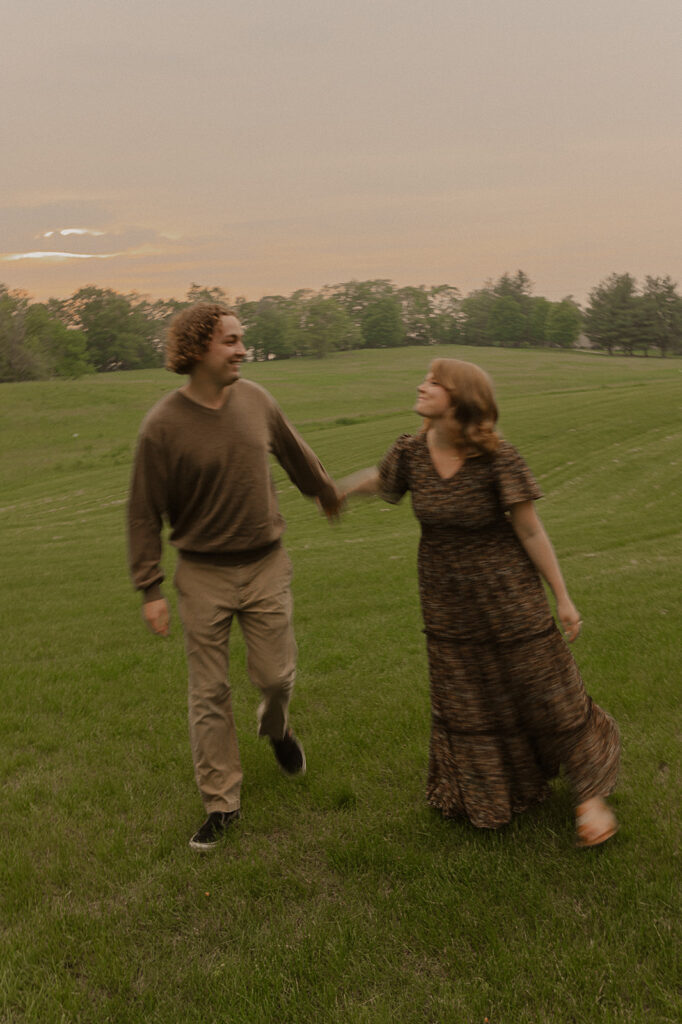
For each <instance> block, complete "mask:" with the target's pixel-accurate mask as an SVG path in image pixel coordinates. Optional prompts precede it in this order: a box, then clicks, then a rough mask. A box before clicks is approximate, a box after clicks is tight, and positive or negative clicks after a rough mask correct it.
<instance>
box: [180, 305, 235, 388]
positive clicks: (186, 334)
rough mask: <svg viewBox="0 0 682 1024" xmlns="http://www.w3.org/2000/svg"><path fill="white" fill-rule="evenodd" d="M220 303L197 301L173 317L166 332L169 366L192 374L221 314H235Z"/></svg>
mask: <svg viewBox="0 0 682 1024" xmlns="http://www.w3.org/2000/svg"><path fill="white" fill-rule="evenodd" d="M236 315H237V314H236V313H235V311H234V310H233V309H228V308H227V307H226V306H221V305H219V304H218V303H217V302H197V303H195V304H194V305H193V306H190V307H189V308H188V309H183V310H182V312H181V313H178V314H177V316H175V317H173V319H172V320H171V323H170V326H169V328H168V334H167V335H166V369H168V370H172V372H173V373H190V371H191V370H192V367H193V366H194V364H195V363H196V362H197V361H198V359H199V358H200V356H202V355H203V354H204V352H205V351H206V350H207V348H208V346H209V345H210V343H211V338H212V337H213V332H214V331H215V328H216V324H217V323H218V321H219V320H220V318H221V316H236Z"/></svg>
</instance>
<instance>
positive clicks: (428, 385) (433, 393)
mask: <svg viewBox="0 0 682 1024" xmlns="http://www.w3.org/2000/svg"><path fill="white" fill-rule="evenodd" d="M451 408H452V402H451V399H450V392H449V391H448V390H447V389H446V388H444V387H443V385H442V384H439V383H438V381H436V380H434V379H433V374H432V373H431V371H430V370H429V372H428V373H427V374H426V376H425V377H424V380H423V381H422V382H421V384H420V385H419V387H418V388H417V401H416V403H415V406H414V411H415V412H416V413H419V415H420V416H426V417H428V418H429V419H431V420H436V419H441V418H442V417H443V416H445V415H446V414H447V413H448V412H449V411H450V409H451Z"/></svg>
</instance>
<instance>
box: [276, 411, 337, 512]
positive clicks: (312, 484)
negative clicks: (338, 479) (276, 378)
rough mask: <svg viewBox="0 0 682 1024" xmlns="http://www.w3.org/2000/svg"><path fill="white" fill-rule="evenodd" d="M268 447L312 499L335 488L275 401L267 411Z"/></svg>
mask: <svg viewBox="0 0 682 1024" xmlns="http://www.w3.org/2000/svg"><path fill="white" fill-rule="evenodd" d="M270 446H271V451H272V454H273V455H274V456H275V458H276V459H277V461H278V462H279V464H280V466H281V467H282V469H284V470H285V472H286V474H287V476H288V477H289V479H290V480H291V482H292V483H293V484H295V486H296V487H298V489H299V491H300V492H301V494H305V495H307V496H308V497H309V498H313V497H316V496H318V495H322V494H324V492H325V491H326V490H327V489H328V488H330V487H331V488H333V487H334V482H333V481H332V479H331V477H330V476H329V474H328V473H327V471H326V470H325V468H324V466H323V465H322V463H321V462H320V460H319V459H318V457H317V455H316V454H315V452H314V451H313V450H312V448H311V447H310V446H309V445H308V444H306V442H305V441H304V440H303V438H302V437H301V435H300V434H299V433H298V432H297V431H296V429H295V428H294V427H293V426H292V424H291V423H290V422H289V420H288V419H287V418H286V416H285V415H284V413H283V412H282V410H281V409H280V408H279V406H278V405H277V403H276V402H274V400H273V404H272V409H271V414H270Z"/></svg>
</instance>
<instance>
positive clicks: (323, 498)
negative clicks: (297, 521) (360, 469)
mask: <svg viewBox="0 0 682 1024" xmlns="http://www.w3.org/2000/svg"><path fill="white" fill-rule="evenodd" d="M315 500H316V501H317V504H318V505H319V507H320V508H321V509H322V511H323V512H324V514H325V515H326V517H327V519H328V520H329V522H330V523H333V522H336V520H337V519H338V518H339V517H340V515H341V509H342V508H343V506H344V504H345V501H346V499H345V497H344V495H343V494H341V491H339V489H338V488H337V487H336V486H335V485H334V486H330V487H327V488H326V489H325V490H324V491H323V492H322V493H321V494H318V496H317V498H316V499H315Z"/></svg>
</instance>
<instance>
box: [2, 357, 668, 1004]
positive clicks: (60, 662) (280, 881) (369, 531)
mask: <svg viewBox="0 0 682 1024" xmlns="http://www.w3.org/2000/svg"><path fill="white" fill-rule="evenodd" d="M437 351H438V354H443V352H445V354H453V355H455V354H456V355H458V356H460V357H462V358H468V359H473V360H474V361H477V362H480V363H481V364H482V365H484V366H485V367H486V369H488V370H489V371H490V372H491V373H492V375H493V377H494V379H495V381H496V384H497V393H498V398H499V401H500V406H501V409H502V414H503V415H502V421H501V427H502V430H503V432H504V433H505V434H506V436H507V437H509V439H510V440H512V441H513V442H514V443H515V444H517V445H518V446H519V448H520V449H521V450H522V452H523V453H524V455H525V456H526V457H527V459H528V461H529V463H530V464H531V467H532V468H533V470H534V471H535V473H536V475H537V477H538V478H539V480H540V482H541V485H542V487H543V489H544V490H545V493H546V499H545V500H544V501H543V502H542V503H541V506H540V510H541V514H542V516H543V519H544V521H545V523H546V525H547V527H548V529H549V531H550V534H551V536H552V538H553V540H554V543H555V547H556V548H557V550H558V553H559V556H560V559H561V562H562V566H563V569H564V573H565V576H566V577H567V579H568V581H569V585H570V589H571V592H572V596H573V597H574V600H575V601H576V603H577V604H578V606H579V607H580V609H581V611H582V613H583V618H584V621H585V629H584V634H583V636H582V638H581V640H580V641H579V643H578V644H577V645H576V647H575V653H576V657H577V658H578V661H579V663H580V666H581V669H582V671H583V675H584V677H585V680H586V683H587V686H588V689H589V691H590V692H591V693H592V695H593V696H594V697H595V699H596V700H597V701H598V702H600V703H602V704H603V705H604V706H605V707H607V708H608V709H609V710H610V711H611V712H612V713H613V714H614V715H615V716H616V718H617V719H618V721H619V723H620V726H621V731H622V735H623V769H622V777H621V782H620V785H619V789H618V792H617V794H616V796H615V798H614V806H615V807H616V810H617V813H618V815H619V817H620V819H621V822H622V830H621V832H620V833H619V835H618V837H617V838H616V839H615V840H614V841H613V842H612V843H610V844H608V845H607V846H605V847H604V848H603V849H601V850H598V851H591V852H587V853H586V852H582V851H577V850H575V849H574V848H573V845H572V821H571V798H570V793H569V792H568V789H567V787H566V786H565V784H564V783H563V781H561V780H560V781H558V782H557V784H556V787H555V793H554V796H553V798H552V799H551V800H550V801H549V802H548V803H546V804H545V805H543V806H542V807H540V808H538V809H537V810H535V811H533V812H532V813H529V814H526V815H525V816H523V817H520V818H518V819H517V820H515V821H514V822H513V824H512V825H510V826H509V827H508V828H506V829H504V830H502V831H501V832H500V833H499V834H488V833H479V832H477V831H475V830H474V829H472V828H471V827H469V826H467V825H465V824H453V823H446V822H443V821H441V820H440V819H439V818H438V817H437V816H436V815H434V814H432V813H431V812H430V810H429V809H428V808H427V807H426V805H425V800H424V784H425V772H426V752H427V744H428V729H429V702H428V680H427V672H426V660H425V652H424V644H423V637H422V634H421V632H420V629H421V621H420V615H419V607H418V600H417V594H416V574H415V559H416V545H417V539H418V531H417V526H416V524H415V521H414V519H413V517H412V514H411V511H410V508H409V503H408V502H405V503H404V504H403V505H401V506H399V507H397V508H395V507H391V506H387V505H383V504H381V503H379V502H368V503H366V504H355V505H353V506H352V507H351V508H350V509H349V511H348V512H347V514H346V516H345V518H344V520H343V522H342V523H341V524H340V525H339V526H338V527H336V528H333V529H332V528H330V527H329V526H328V525H327V523H326V522H325V521H324V519H322V518H321V517H320V516H319V515H318V513H317V511H316V509H315V507H314V506H313V505H312V504H311V503H310V502H307V501H306V500H305V499H303V498H302V497H301V496H300V495H299V494H298V493H297V492H296V491H295V490H294V489H293V487H292V486H291V485H290V483H289V481H288V480H287V479H286V477H285V476H284V474H283V473H282V472H281V470H280V469H279V468H278V467H276V468H275V476H276V479H277V481H278V485H279V487H280V489H281V504H282V510H283V512H284V515H285V517H286V519H287V522H288V532H287V547H288V550H289V552H290V554H291V556H292V558H293V561H294V565H295V580H294V592H295V600H296V628H297V637H298V641H299V648H300V658H299V679H298V684H297V689H296V693H295V697H294V703H293V706H292V713H293V721H294V724H295V727H296V729H297V731H298V732H299V734H300V735H301V737H302V738H303V739H304V741H305V745H306V753H307V758H308V765H309V770H308V774H307V776H306V777H305V778H304V779H302V780H300V781H297V782H294V783H292V782H290V781H288V780H286V779H284V778H283V777H282V776H281V775H280V774H279V773H278V771H277V770H276V767H275V764H274V761H273V759H272V755H271V753H270V751H269V749H268V748H267V746H266V745H265V744H263V743H260V744H259V743H258V741H257V740H256V737H255V707H256V704H257V694H256V693H255V691H254V690H253V688H252V687H251V686H250V684H249V683H248V680H247V679H246V675H245V668H244V651H243V644H242V641H241V638H240V636H239V635H238V633H237V632H235V636H234V639H233V644H232V682H233V694H234V704H235V714H236V717H237V724H238V728H239V733H240V746H241V753H242V759H243V763H244V769H245V783H244V790H243V811H244V816H243V819H242V822H241V823H240V825H239V826H238V829H237V831H236V832H235V834H234V836H233V837H232V839H231V841H230V843H229V845H228V846H226V847H225V848H224V849H223V850H222V851H221V852H220V853H219V854H218V855H216V856H214V857H210V858H204V859H202V858H197V857H196V856H194V855H192V854H191V851H189V849H188V847H187V840H188V838H189V834H190V832H191V830H192V829H193V828H194V827H195V826H196V825H197V824H198V823H199V822H200V820H201V818H202V811H201V807H200V804H199V800H198V796H197V794H196V790H195V787H194V782H193V778H192V768H191V763H190V755H189V744H188V739H187V734H186V716H185V668H184V655H183V650H182V639H181V635H180V629H179V624H178V622H177V617H176V619H175V621H174V629H173V634H172V637H171V639H170V640H169V641H168V642H163V641H160V640H157V639H155V638H153V637H152V636H151V635H149V634H148V633H147V632H146V631H145V630H144V628H143V626H142V623H141V619H140V614H139V601H138V598H137V595H135V594H134V593H133V592H132V589H131V587H130V584H129V582H128V579H127V574H126V564H125V545H124V533H123V518H124V502H125V496H126V489H127V482H128V475H129V471H130V462H131V458H132V453H133V448H134V443H135V436H136V433H137V428H138V425H139V421H140V419H141V418H142V416H143V414H144V413H145V412H146V410H147V409H148V408H149V406H150V405H151V404H152V402H153V401H155V400H156V399H157V398H158V397H159V396H160V395H161V394H163V393H164V392H166V391H168V390H169V389H170V388H172V387H174V386H176V384H177V383H179V382H178V381H177V380H174V379H173V378H171V377H170V376H169V375H168V374H166V373H165V372H163V371H147V372H139V373H128V374H117V375H100V376H97V377H95V378H94V379H93V378H91V379H85V380H80V381H74V382H70V383H69V382H60V383H36V384H15V385H3V386H1V387H0V437H1V438H2V454H1V456H0V506H1V507H0V537H1V541H0V543H1V544H2V549H1V552H0V553H1V556H2V580H3V586H2V589H1V591H0V621H1V622H2V636H3V656H2V676H1V682H0V693H1V698H2V701H1V704H0V785H1V787H2V788H1V793H2V809H3V841H2V844H1V847H0V850H1V852H0V920H1V921H2V929H0V1021H1V1022H3V1024H5V1022H36V1024H52V1022H64V1024H67V1022H68V1024H71V1022H84V1024H90V1022H95V1024H99V1022H115V1024H128V1022H131V1024H132V1022H139V1024H142V1022H144V1024H152V1022H153V1024H156V1022H159V1024H160V1022H163V1024H169V1022H170V1024H174V1022H182V1024H184V1022H191V1024H193V1022H195V1021H196V1022H197V1024H199V1022H201V1024H207V1022H229V1024H254V1022H256V1024H261V1022H268V1024H269V1022H271V1021H272V1022H274V1021H278V1022H279V1021H282V1022H286V1024H337V1022H338V1024H365V1022H366V1024H384V1022H386V1024H389V1022H390V1024H402V1022H406V1024H412V1022H415V1024H423V1022H433V1024H441V1022H442V1024H450V1022H453V1024H470V1022H471V1024H483V1022H484V1019H485V1018H486V1017H487V1018H488V1019H489V1021H490V1024H545V1022H550V1024H554V1022H558V1024H563V1022H590V1024H591V1022H593V1021H600V1022H601V1021H605V1022H611V1021H614V1022H621V1021H622V1022H644V1021H647V1022H648V1021H655V1022H657V1024H659V1022H677V1021H678V1020H679V1019H680V1015H681V1010H682V997H681V992H680V977H679V974H677V973H676V970H677V968H678V960H677V957H678V948H679V947H678V946H677V947H676V943H679V912H680V908H679V873H680V865H679V860H680V845H679V834H680V831H679V811H678V808H679V797H680V770H679V741H680V732H681V730H680V715H679V696H678V689H679V687H678V680H679V634H680V613H681V610H682V609H681V607H680V604H681V602H680V597H679V580H680V570H681V568H682V544H681V542H680V494H681V493H682V486H681V484H682V481H681V479H680V478H681V475H682V471H681V467H682V443H681V440H682V429H681V426H680V424H681V423H682V415H681V414H682V364H681V363H680V362H679V361H674V360H670V361H668V360H653V359H651V360H642V359H640V360H636V359H622V358H613V359H608V358H606V357H600V356H593V355H589V354H580V353H563V352H557V353H548V352H530V351H519V352H512V351H509V350H496V349H477V350H474V349H447V350H443V349H438V350H437ZM430 354H431V353H429V352H426V351H424V350H420V349H407V350H404V351H385V352H360V353H358V352H353V353H347V354H340V355H337V356H334V357H333V358H330V359H329V360H326V361H323V362H301V361H292V362H283V363H270V364H267V365H252V366H249V367H248V368H247V370H246V375H247V376H249V377H251V378H252V379H255V380H258V381H259V382H261V383H262V384H264V385H265V386H266V387H267V388H269V389H270V390H271V391H272V393H273V394H274V395H275V396H276V398H277V399H278V400H279V401H280V402H281V404H282V406H283V407H284V409H285V410H286V412H287V414H288V415H289V416H290V418H291V419H292V420H293V421H294V422H295V423H296V425H297V426H298V427H299V428H300V429H301V431H302V432H303V434H304V436H305V437H306V439H307V440H308V441H309V442H310V443H311V444H312V445H313V447H314V448H315V449H316V451H317V452H318V453H319V454H320V456H321V457H322V459H323V460H324V461H325V463H326V464H327V466H328V468H329V469H330V471H332V472H333V473H334V474H335V475H338V476H341V475H343V474H345V473H348V472H351V471H352V470H355V469H358V468H360V467H362V466H365V465H368V464H371V463H373V462H375V461H376V460H377V458H378V457H379V456H380V455H381V454H382V453H383V451H384V450H385V449H386V447H387V446H388V445H389V444H390V443H391V441H392V440H393V439H394V438H395V437H396V436H397V435H398V434H399V433H401V432H405V431H412V430H413V429H415V427H416V419H415V417H414V415H413V414H412V413H411V411H410V408H411V406H412V404H413V395H414V388H415V386H416V384H417V382H418V381H419V379H420V376H421V375H422V374H423V372H424V371H425V369H426V365H427V363H428V359H429V356H430ZM165 563H166V568H167V571H168V575H169V576H170V575H171V573H172V566H173V557H172V554H171V553H170V552H169V553H168V554H167V556H166V559H165ZM168 594H169V596H170V597H171V598H172V591H171V589H170V587H169V588H168Z"/></svg>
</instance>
